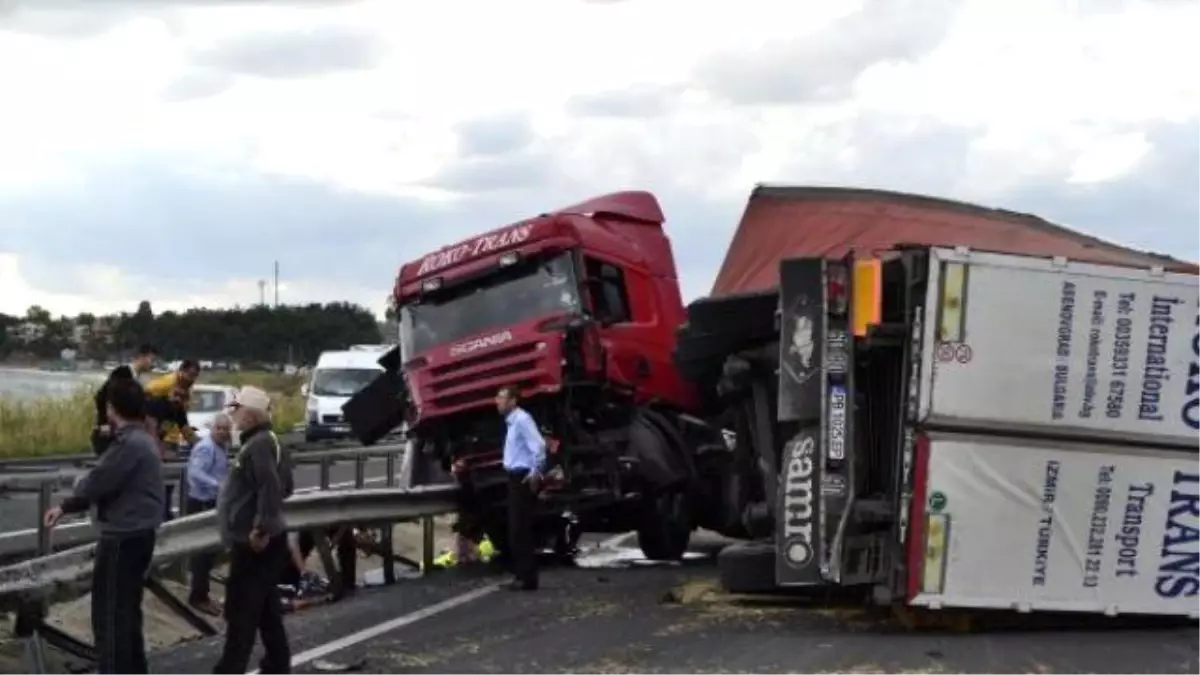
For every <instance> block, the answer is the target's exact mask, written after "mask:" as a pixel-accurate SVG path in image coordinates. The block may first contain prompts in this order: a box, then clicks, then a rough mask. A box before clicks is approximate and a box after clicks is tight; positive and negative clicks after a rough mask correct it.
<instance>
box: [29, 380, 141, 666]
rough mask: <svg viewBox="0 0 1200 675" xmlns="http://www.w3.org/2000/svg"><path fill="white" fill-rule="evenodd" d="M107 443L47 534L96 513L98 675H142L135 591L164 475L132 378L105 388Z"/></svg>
mask: <svg viewBox="0 0 1200 675" xmlns="http://www.w3.org/2000/svg"><path fill="white" fill-rule="evenodd" d="M106 389H107V391H106V396H107V398H108V403H107V407H108V424H109V426H110V428H111V429H112V430H113V432H112V434H111V442H110V444H109V446H108V448H107V449H106V450H105V452H104V454H103V455H101V456H100V461H99V462H98V463H97V464H96V466H95V467H94V468H93V469H92V470H91V471H89V472H88V473H87V475H86V476H84V477H83V479H82V480H80V481H79V482H78V483H77V484H76V486H75V491H74V493H73V494H72V495H71V496H70V497H68V498H66V499H64V500H63V502H62V505H61V506H56V507H54V508H52V509H50V510H49V511H47V512H46V515H45V524H46V526H47V527H54V526H55V525H57V524H58V521H59V519H60V518H61V517H62V515H63V514H64V513H80V512H83V511H86V510H87V509H88V508H89V507H91V506H95V507H96V517H95V524H96V526H97V528H98V529H99V530H100V541H99V543H98V544H97V546H96V560H95V567H94V568H93V575H92V631H93V634H94V635H95V644H96V650H97V651H98V652H99V672H101V673H147V672H149V670H148V669H147V665H146V646H145V643H144V641H143V637H142V589H143V583H144V582H145V578H146V571H147V570H149V568H150V562H151V559H152V558H153V556H154V540H155V530H157V529H158V526H159V525H161V524H162V514H163V475H162V462H161V461H160V460H159V457H158V444H157V443H156V442H155V440H154V438H153V437H151V436H150V434H149V433H148V432H147V431H146V428H145V425H144V422H143V416H144V414H145V394H144V393H143V392H142V388H141V386H140V385H138V383H137V382H136V381H135V380H133V379H132V378H121V379H117V380H113V381H112V382H110V383H108V385H107V387H106Z"/></svg>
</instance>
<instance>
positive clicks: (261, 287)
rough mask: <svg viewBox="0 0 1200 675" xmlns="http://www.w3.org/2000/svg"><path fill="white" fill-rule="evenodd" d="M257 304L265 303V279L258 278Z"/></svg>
mask: <svg viewBox="0 0 1200 675" xmlns="http://www.w3.org/2000/svg"><path fill="white" fill-rule="evenodd" d="M258 304H260V305H266V304H267V280H266V279H259V280H258Z"/></svg>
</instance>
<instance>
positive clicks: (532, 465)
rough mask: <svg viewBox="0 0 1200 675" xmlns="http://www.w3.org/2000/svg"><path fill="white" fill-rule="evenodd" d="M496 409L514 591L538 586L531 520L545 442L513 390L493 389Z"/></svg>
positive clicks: (512, 587) (544, 454)
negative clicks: (502, 429) (501, 423)
mask: <svg viewBox="0 0 1200 675" xmlns="http://www.w3.org/2000/svg"><path fill="white" fill-rule="evenodd" d="M496 409H497V410H499V411H500V414H501V415H502V416H503V417H504V422H505V424H506V425H507V430H506V432H505V435H504V470H505V471H506V472H508V549H509V550H508V554H509V557H510V559H511V560H512V571H513V575H514V576H515V577H516V578H515V579H513V581H512V583H510V584H509V585H508V588H509V589H510V590H514V591H533V590H537V587H538V569H537V559H536V558H535V557H534V551H533V521H534V512H535V510H536V508H537V492H538V488H539V487H540V485H541V480H542V471H543V470H544V469H545V466H546V441H545V439H543V438H542V434H541V432H540V431H538V428H537V424H536V423H535V422H534V421H533V417H531V416H530V415H529V413H527V412H525V411H524V410H523V409H522V408H521V407H520V406H518V405H517V390H516V389H515V388H514V387H503V388H501V389H500V391H498V392H496Z"/></svg>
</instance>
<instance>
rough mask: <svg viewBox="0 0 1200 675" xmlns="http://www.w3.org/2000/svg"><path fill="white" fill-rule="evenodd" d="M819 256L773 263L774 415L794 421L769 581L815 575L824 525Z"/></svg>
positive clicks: (808, 581) (797, 582) (804, 581)
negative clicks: (776, 309)
mask: <svg viewBox="0 0 1200 675" xmlns="http://www.w3.org/2000/svg"><path fill="white" fill-rule="evenodd" d="M825 264H826V263H825V261H824V260H821V259H801V260H785V261H783V262H782V263H780V267H779V282H780V283H779V295H780V298H779V299H780V307H781V308H782V311H783V316H782V317H781V320H780V331H781V334H780V340H779V397H778V410H777V417H778V419H779V420H780V421H794V422H799V423H800V429H799V432H798V433H797V434H796V436H795V437H794V438H792V439H791V440H789V441H788V442H787V443H786V444H785V445H784V447H783V455H782V457H780V464H779V467H780V470H779V484H778V488H777V489H778V499H777V500H776V504H777V507H776V508H777V509H778V512H777V513H776V518H775V546H776V549H777V550H776V556H775V582H776V583H777V584H778V585H780V586H808V585H815V584H821V583H823V579H822V576H821V567H822V561H823V560H824V550H825V546H824V540H825V528H824V527H823V526H822V523H823V518H822V516H823V513H822V510H821V503H820V501H821V500H820V494H819V489H820V488H819V486H820V485H821V475H822V449H823V448H824V438H823V435H822V428H823V427H822V420H823V417H824V416H823V414H822V412H823V409H824V403H825V386H824V384H825V376H824V370H825V333H826V326H825V323H826V314H827V312H826V309H825V306H826V297H825V296H826V283H825Z"/></svg>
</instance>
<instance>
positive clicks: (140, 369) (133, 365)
mask: <svg viewBox="0 0 1200 675" xmlns="http://www.w3.org/2000/svg"><path fill="white" fill-rule="evenodd" d="M157 356H158V350H157V349H155V348H154V346H153V345H149V344H144V345H142V346H141V347H138V350H137V353H136V354H134V357H133V360H132V361H130V362H129V363H127V364H125V365H123V366H117V367H116V368H114V369H113V371H112V372H111V373H109V374H108V378H107V379H105V380H104V384H102V385H100V388H99V389H97V390H96V395H95V397H94V398H93V400H94V402H95V404H96V424H95V426H93V427H92V450H93V451H95V453H96V455H97V456H99V455H100V454H101V453H103V452H104V449H105V448H107V447H108V444H109V443H110V442H111V441H112V438H113V428H112V426H111V425H109V423H108V388H109V387H110V386H112V383H113V382H119V381H133V382H137V381H138V378H139V377H141V376H142V374H143V373H148V372H150V370H151V369H152V368H154V359H155V358H157ZM139 386H140V385H139Z"/></svg>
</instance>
